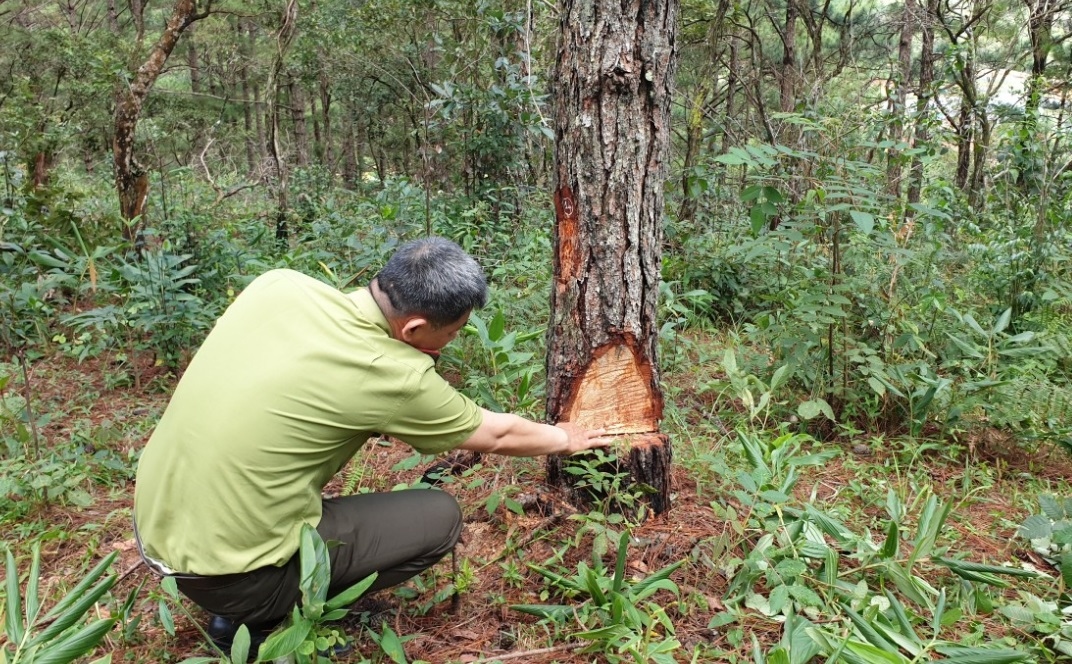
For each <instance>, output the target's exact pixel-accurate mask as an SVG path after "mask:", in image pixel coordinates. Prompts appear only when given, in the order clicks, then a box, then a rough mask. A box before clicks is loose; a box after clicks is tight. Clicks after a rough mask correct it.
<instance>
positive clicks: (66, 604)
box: [45, 551, 178, 619]
mask: <svg viewBox="0 0 1072 664" xmlns="http://www.w3.org/2000/svg"><path fill="white" fill-rule="evenodd" d="M118 555H119V552H118V551H112V552H111V553H109V554H108V555H107V556H105V557H104V558H103V559H102V560H101V561H100V562H99V563H97V564H96V565H95V566H94V567H93V569H91V570H90V571H89V573H87V574H86V575H85V576H84V577H82V580H81V581H79V582H78V583H77V584H75V586H74V588H71V590H70V592H68V593H67V594H66V595H64V597H63V599H61V600H60V601H59V602H57V603H56V605H55V606H53V607H52V608H51V609H49V610H48V613H46V614H45V619H52V618H55V617H56V616H58V615H59V614H61V613H63V612H65V611H67V609H68V608H70V607H71V605H72V604H74V603H75V602H77V601H78V600H79V599H80V598H81V597H82V594H83V593H85V592H86V590H87V589H88V588H89V587H90V586H92V585H93V584H95V583H96V582H97V580H98V579H100V578H101V577H102V576H104V573H105V572H106V571H107V570H108V568H109V567H110V566H111V564H112V563H113V562H114V561H115V559H116V556H118ZM168 580H170V581H172V583H173V584H174V579H171V578H170V577H168V579H165V582H166V581H168ZM113 582H114V580H113ZM109 587H110V586H109ZM176 593H178V590H177V589H176Z"/></svg>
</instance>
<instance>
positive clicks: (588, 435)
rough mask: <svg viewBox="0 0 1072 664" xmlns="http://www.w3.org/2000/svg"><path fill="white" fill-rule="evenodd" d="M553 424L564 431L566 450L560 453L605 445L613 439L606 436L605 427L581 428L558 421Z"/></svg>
mask: <svg viewBox="0 0 1072 664" xmlns="http://www.w3.org/2000/svg"><path fill="white" fill-rule="evenodd" d="M555 426H556V427H558V428H559V429H562V430H563V431H565V432H566V436H567V438H566V451H565V452H562V454H576V453H577V452H583V451H585V450H592V449H596V448H600V447H607V446H608V445H610V443H611V441H612V440H613V439H612V438H610V437H609V436H606V433H607V430H606V429H582V428H581V427H579V426H577V425H576V424H573V423H572V422H559V423H558V424H556V425H555Z"/></svg>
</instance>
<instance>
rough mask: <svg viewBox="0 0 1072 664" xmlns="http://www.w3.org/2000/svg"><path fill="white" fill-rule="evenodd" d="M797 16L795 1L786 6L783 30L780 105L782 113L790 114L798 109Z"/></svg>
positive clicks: (790, 0) (787, 3)
mask: <svg viewBox="0 0 1072 664" xmlns="http://www.w3.org/2000/svg"><path fill="white" fill-rule="evenodd" d="M797 16H798V8H797V4H796V2H794V0H788V2H786V4H785V25H784V26H783V28H782V32H781V36H782V68H781V80H780V81H779V82H780V84H781V85H780V90H779V103H780V107H779V108H780V109H781V111H782V113H790V112H792V110H793V109H794V108H795V107H796V82H797Z"/></svg>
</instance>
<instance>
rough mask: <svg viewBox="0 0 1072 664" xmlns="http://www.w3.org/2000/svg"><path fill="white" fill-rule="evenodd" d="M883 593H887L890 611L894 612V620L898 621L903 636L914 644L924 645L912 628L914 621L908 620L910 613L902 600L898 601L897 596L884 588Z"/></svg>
mask: <svg viewBox="0 0 1072 664" xmlns="http://www.w3.org/2000/svg"><path fill="white" fill-rule="evenodd" d="M883 593H885V595H886V599H887V600H888V601H889V603H890V610H891V611H892V612H893V616H894V618H896V619H897V626H898V627H900V629H901V634H902V635H904V636H905V638H908V639H910V640H911V641H912V642H913V643H916V644H919V645H922V644H923V641H922V640H921V639H920V638H919V635H918V634H916V630H915V629H914V628H913V627H912V621H911V620H909V619H908V612H907V611H905V608H904V604H901V600H899V599H897V596H896V595H894V594H893V593H892V592H890V589H889V588H884V589H883Z"/></svg>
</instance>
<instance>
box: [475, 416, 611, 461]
mask: <svg viewBox="0 0 1072 664" xmlns="http://www.w3.org/2000/svg"><path fill="white" fill-rule="evenodd" d="M481 411H482V415H483V417H484V421H483V422H482V423H481V424H480V427H479V428H478V429H477V430H476V431H474V432H473V435H472V436H470V437H469V439H468V440H466V441H465V442H464V443H462V444H461V449H463V450H471V451H473V452H486V453H488V454H503V455H505V456H521V457H530V456H542V455H544V454H574V453H575V452H583V451H584V450H591V449H595V448H597V447H606V446H607V445H609V444H610V442H611V439H610V438H609V437H605V436H604V434H605V433H606V432H605V431H604V430H603V429H593V430H588V429H582V428H581V427H579V426H577V425H575V424H570V423H569V422H560V423H558V424H556V425H550V424H540V423H539V422H533V421H532V420H526V419H525V418H523V417H519V416H517V415H511V414H510V413H493V412H491V411H490V410H486V409H481Z"/></svg>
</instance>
